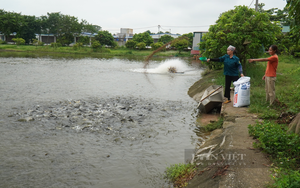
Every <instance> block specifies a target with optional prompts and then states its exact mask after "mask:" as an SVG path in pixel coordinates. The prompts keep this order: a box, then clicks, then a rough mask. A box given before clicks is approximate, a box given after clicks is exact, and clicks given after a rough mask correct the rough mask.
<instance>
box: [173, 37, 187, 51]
mask: <svg viewBox="0 0 300 188" xmlns="http://www.w3.org/2000/svg"><path fill="white" fill-rule="evenodd" d="M171 46H172V47H175V48H176V49H177V50H178V51H179V53H180V52H181V51H183V50H184V49H185V48H187V47H188V46H189V41H188V40H187V39H185V38H177V39H176V40H174V41H173V42H172V44H171Z"/></svg>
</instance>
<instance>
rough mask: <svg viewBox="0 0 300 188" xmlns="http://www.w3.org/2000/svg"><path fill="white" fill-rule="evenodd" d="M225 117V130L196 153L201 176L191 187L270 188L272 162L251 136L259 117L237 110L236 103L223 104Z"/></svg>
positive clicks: (214, 134)
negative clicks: (251, 125) (255, 145)
mask: <svg viewBox="0 0 300 188" xmlns="http://www.w3.org/2000/svg"><path fill="white" fill-rule="evenodd" d="M231 96H233V93H232V95H231ZM221 114H222V115H223V117H224V123H223V129H218V130H215V131H214V133H213V134H212V135H213V136H212V137H211V138H210V139H209V140H208V141H206V143H205V144H204V145H202V146H201V148H199V149H198V152H196V155H195V159H194V161H195V162H196V163H197V164H198V165H199V171H198V175H196V176H195V177H194V179H193V180H191V181H190V182H189V185H188V186H187V187H188V188H200V187H222V188H223V187H224V188H225V187H231V188H241V187H245V188H250V187H253V188H254V187H255V188H260V187H266V184H267V183H268V182H270V181H271V172H270V169H269V166H270V165H271V162H270V161H269V160H268V158H267V157H266V155H265V154H263V153H262V152H260V151H259V150H258V149H254V148H253V142H254V141H255V140H253V138H252V137H250V136H249V133H248V125H249V124H255V123H256V121H258V119H257V116H256V115H254V114H250V113H248V109H247V108H246V107H245V108H234V107H233V103H229V104H223V106H222V112H221ZM207 154H210V157H209V158H207V156H208V155H207Z"/></svg>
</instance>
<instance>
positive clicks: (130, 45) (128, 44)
mask: <svg viewBox="0 0 300 188" xmlns="http://www.w3.org/2000/svg"><path fill="white" fill-rule="evenodd" d="M136 44H137V42H136V41H134V40H128V41H127V42H126V43H125V46H126V48H129V49H134V48H135V46H136Z"/></svg>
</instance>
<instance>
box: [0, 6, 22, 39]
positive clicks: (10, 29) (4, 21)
mask: <svg viewBox="0 0 300 188" xmlns="http://www.w3.org/2000/svg"><path fill="white" fill-rule="evenodd" d="M20 19H21V14H19V13H15V12H6V11H4V10H2V9H1V10H0V31H1V32H2V33H3V34H4V36H5V37H8V36H9V35H10V34H12V33H14V32H17V31H18V30H19V25H20V24H19V23H20Z"/></svg>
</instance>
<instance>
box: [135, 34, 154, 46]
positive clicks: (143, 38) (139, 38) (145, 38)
mask: <svg viewBox="0 0 300 188" xmlns="http://www.w3.org/2000/svg"><path fill="white" fill-rule="evenodd" d="M132 40H133V41H135V42H137V43H140V42H144V43H145V44H146V45H147V46H150V44H152V43H153V38H152V37H151V36H150V34H149V33H147V32H144V33H139V34H135V35H133V37H132Z"/></svg>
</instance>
